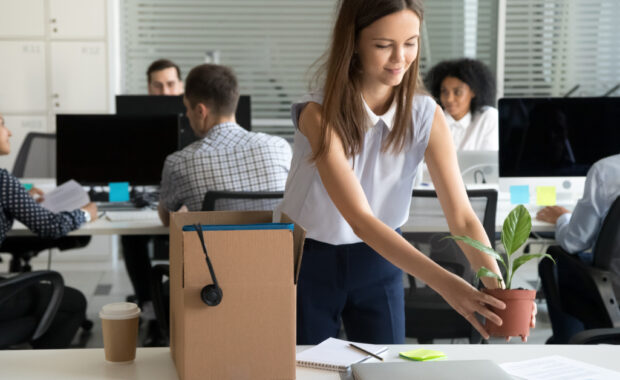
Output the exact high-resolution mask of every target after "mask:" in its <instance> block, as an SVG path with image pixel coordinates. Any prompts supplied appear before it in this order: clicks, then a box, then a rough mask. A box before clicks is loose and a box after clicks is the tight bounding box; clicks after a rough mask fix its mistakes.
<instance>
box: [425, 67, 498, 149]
mask: <svg viewBox="0 0 620 380" xmlns="http://www.w3.org/2000/svg"><path fill="white" fill-rule="evenodd" d="M425 84H426V87H427V88H428V89H429V90H430V92H431V94H432V95H433V97H434V98H435V99H436V100H437V101H438V102H439V105H441V107H442V108H443V110H444V112H445V114H446V119H447V121H448V125H449V126H450V131H451V132H452V139H453V141H454V146H455V147H456V149H457V150H498V145H499V135H498V127H497V120H498V118H497V109H495V108H494V107H493V106H494V105H495V79H494V78H493V74H491V71H490V70H489V68H488V67H487V66H486V65H485V64H484V63H482V62H480V61H478V60H475V59H470V58H462V59H456V60H451V61H442V62H439V63H438V64H437V65H435V66H434V67H433V68H432V69H431V70H430V71H429V73H428V75H427V76H426V79H425Z"/></svg>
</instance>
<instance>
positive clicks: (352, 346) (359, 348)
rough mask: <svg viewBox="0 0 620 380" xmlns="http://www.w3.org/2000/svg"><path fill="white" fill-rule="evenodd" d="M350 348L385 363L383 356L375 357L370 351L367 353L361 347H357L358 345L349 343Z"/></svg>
mask: <svg viewBox="0 0 620 380" xmlns="http://www.w3.org/2000/svg"><path fill="white" fill-rule="evenodd" d="M349 347H351V348H355V349H356V350H358V351H361V352H363V353H365V354H366V355H370V356H372V357H373V358H375V359H379V360H381V361H383V358H382V357H381V356H379V355H375V354H373V353H372V352H370V351H366V350H365V349H363V348H362V347H360V346H356V345H355V344H353V343H349Z"/></svg>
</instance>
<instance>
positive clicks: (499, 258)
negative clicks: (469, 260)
mask: <svg viewBox="0 0 620 380" xmlns="http://www.w3.org/2000/svg"><path fill="white" fill-rule="evenodd" d="M443 239H452V240H459V241H462V242H463V243H466V244H468V245H470V246H472V247H474V248H476V249H477V250H479V251H482V252H484V253H486V254H487V255H489V256H491V257H493V258H495V260H497V261H499V262H501V263H502V264H504V266H505V263H504V258H503V257H502V256H501V255H500V254H499V253H497V252H495V251H494V250H493V248H491V247H487V246H486V245H484V244H482V243H481V242H479V241H478V240H474V239H472V238H470V237H469V236H454V235H450V236H446V237H444V238H442V239H441V240H443Z"/></svg>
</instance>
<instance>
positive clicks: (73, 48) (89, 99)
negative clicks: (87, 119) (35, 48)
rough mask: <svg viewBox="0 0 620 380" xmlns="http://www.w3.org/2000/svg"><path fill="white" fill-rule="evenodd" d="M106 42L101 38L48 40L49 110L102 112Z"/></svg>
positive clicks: (105, 101)
mask: <svg viewBox="0 0 620 380" xmlns="http://www.w3.org/2000/svg"><path fill="white" fill-rule="evenodd" d="M105 46H106V45H105V44H104V43H103V42H52V43H51V61H52V62H51V68H52V78H51V82H52V83H51V87H52V91H51V92H52V98H53V100H52V110H53V111H54V112H55V113H105V112H107V109H108V76H107V70H106V67H107V55H106V47H105Z"/></svg>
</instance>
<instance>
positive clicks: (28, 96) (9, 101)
mask: <svg viewBox="0 0 620 380" xmlns="http://www.w3.org/2000/svg"><path fill="white" fill-rule="evenodd" d="M0 78H1V81H0V82H1V83H2V84H1V85H0V112H5V113H20V112H44V111H45V110H46V109H47V98H46V95H45V94H46V92H47V91H46V88H47V86H46V82H45V45H44V43H43V42H39V41H30V42H28V41H24V42H18V41H0Z"/></svg>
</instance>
